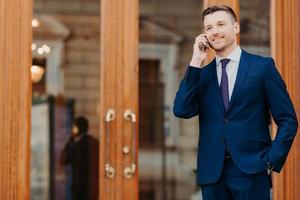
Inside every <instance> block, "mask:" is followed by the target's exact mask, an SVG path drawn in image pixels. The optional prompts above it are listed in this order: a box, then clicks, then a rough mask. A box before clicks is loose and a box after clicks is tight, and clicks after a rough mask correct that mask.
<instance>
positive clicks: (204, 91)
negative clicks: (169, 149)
mask: <svg viewBox="0 0 300 200" xmlns="http://www.w3.org/2000/svg"><path fill="white" fill-rule="evenodd" d="M202 21H203V24H204V33H203V34H200V35H199V36H198V37H196V39H195V44H194V51H193V56H192V59H191V62H190V65H189V66H188V68H187V71H186V74H185V77H184V79H183V80H182V81H181V83H180V87H179V90H178V92H177V94H176V97H175V103H174V108H173V110H174V114H175V115H176V116H177V117H180V118H191V117H194V116H196V115H198V117H199V125H200V136H199V145H198V158H197V184H198V185H200V186H201V189H202V195H203V199H204V200H223V199H224V200H227V199H228V200H232V199H234V200H245V199H248V200H254V199H257V200H267V199H270V181H269V180H270V177H269V176H270V172H271V171H272V170H274V171H276V172H280V170H281V169H282V166H283V164H284V162H285V160H286V157H287V154H288V152H289V150H290V147H291V145H292V142H293V139H294V137H295V135H296V132H297V128H298V122H297V118H296V114H295V111H294V107H293V105H292V102H291V100H290V97H289V95H288V92H287V90H286V86H285V83H284V82H283V80H282V79H281V76H280V74H279V73H278V71H277V70H276V67H275V63H274V61H273V59H272V58H265V57H261V56H257V55H253V54H250V53H247V52H245V51H244V50H241V48H240V47H239V46H238V44H237V34H238V33H239V31H240V30H239V23H238V21H237V18H236V15H235V13H234V11H233V10H232V9H231V8H230V7H228V6H211V7H209V8H207V9H206V10H204V12H203V16H202ZM209 48H213V49H214V50H215V52H216V57H215V59H214V60H213V61H212V62H211V63H209V64H208V65H206V66H203V67H202V66H201V64H202V62H203V61H204V60H205V58H206V56H207V52H208V49H209ZM270 114H272V116H273V118H274V121H275V123H276V125H277V126H278V130H277V134H276V137H275V140H273V141H271V138H270V133H269V122H270Z"/></svg>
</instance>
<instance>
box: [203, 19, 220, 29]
mask: <svg viewBox="0 0 300 200" xmlns="http://www.w3.org/2000/svg"><path fill="white" fill-rule="evenodd" d="M216 23H217V24H219V23H225V20H220V21H217V22H216ZM209 26H211V24H208V25H206V26H204V28H207V27H209Z"/></svg>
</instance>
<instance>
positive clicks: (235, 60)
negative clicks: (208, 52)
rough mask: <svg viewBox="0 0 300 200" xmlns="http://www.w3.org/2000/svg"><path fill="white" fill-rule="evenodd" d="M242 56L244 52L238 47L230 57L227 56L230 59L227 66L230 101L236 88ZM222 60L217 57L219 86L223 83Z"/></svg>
mask: <svg viewBox="0 0 300 200" xmlns="http://www.w3.org/2000/svg"><path fill="white" fill-rule="evenodd" d="M241 55H242V50H241V48H240V47H239V46H238V47H237V48H235V49H234V50H233V51H232V52H231V53H230V54H229V55H228V56H226V58H228V59H230V61H229V63H228V64H227V66H226V72H227V76H228V85H229V100H230V99H231V95H232V91H233V88H234V84H235V80H236V76H237V72H238V68H239V64H240V59H241ZM222 59H224V58H222V57H220V56H217V55H216V66H217V76H218V82H219V85H220V83H221V76H222V64H221V62H220V61H221V60H222Z"/></svg>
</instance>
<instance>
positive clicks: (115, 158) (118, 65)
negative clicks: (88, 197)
mask: <svg viewBox="0 0 300 200" xmlns="http://www.w3.org/2000/svg"><path fill="white" fill-rule="evenodd" d="M100 35H101V39H100V45H101V46H100V61H101V72H100V87H101V88H100V143H101V145H100V199H110V200H134V199H138V172H135V174H134V176H133V177H132V178H130V179H127V178H125V177H124V173H123V172H124V167H126V166H130V165H131V163H132V160H133V156H132V155H131V152H132V150H133V149H132V129H133V126H132V124H131V123H130V122H127V121H125V120H124V118H123V113H124V111H125V109H131V110H132V111H134V113H138V38H139V35H138V0H130V1H127V0H102V1H101V34H100ZM109 108H113V109H114V110H115V111H116V119H115V120H114V121H112V122H110V123H109V125H108V126H106V125H105V113H106V111H107V110H108V109H109ZM136 118H137V119H138V116H137V117H136ZM136 124H138V122H137V123H136ZM107 130H109V132H110V145H109V147H108V149H106V144H105V142H106V141H107V140H106V139H107V137H106V136H107V135H106V133H107ZM135 131H136V133H137V126H136V127H135ZM137 141H138V138H137V137H136V138H135V142H136V146H135V147H134V148H136V149H137V148H138V147H137V145H138V143H137ZM123 146H129V147H130V153H129V154H128V155H124V154H123V152H122V148H123ZM107 153H109V163H110V164H112V166H113V167H114V168H115V170H116V175H115V177H114V178H112V179H109V178H107V177H106V176H105V164H106V163H107V162H108V160H107V158H106V155H107ZM135 158H137V154H135ZM136 160H137V159H136Z"/></svg>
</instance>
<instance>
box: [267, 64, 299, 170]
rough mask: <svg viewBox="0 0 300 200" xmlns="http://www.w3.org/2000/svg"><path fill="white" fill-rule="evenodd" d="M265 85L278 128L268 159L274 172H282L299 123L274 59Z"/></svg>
mask: <svg viewBox="0 0 300 200" xmlns="http://www.w3.org/2000/svg"><path fill="white" fill-rule="evenodd" d="M264 85H265V91H266V96H267V100H268V104H269V108H270V110H271V113H272V116H273V119H274V121H275V123H276V125H277V126H278V129H277V133H276V137H275V139H274V141H273V142H272V145H271V147H270V149H269V151H268V154H267V159H268V161H269V162H270V163H271V164H272V166H273V167H274V171H276V172H280V170H281V168H282V166H283V164H284V162H285V160H286V157H287V154H288V152H289V150H290V148H291V145H292V142H293V140H294V137H295V135H296V133H297V128H298V122H297V117H296V113H295V110H294V107H293V104H292V102H291V99H290V97H289V94H288V92H287V89H286V85H285V83H284V81H283V80H282V78H281V76H280V74H279V73H278V71H277V69H276V67H275V63H274V60H273V59H270V60H269V61H268V64H267V66H266V68H265V74H264Z"/></svg>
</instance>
